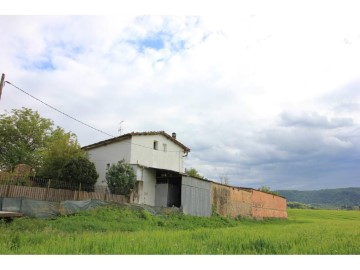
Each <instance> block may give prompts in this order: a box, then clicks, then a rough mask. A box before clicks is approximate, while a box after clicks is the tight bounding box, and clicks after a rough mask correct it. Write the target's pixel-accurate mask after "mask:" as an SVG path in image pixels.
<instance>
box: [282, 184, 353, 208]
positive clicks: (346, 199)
mask: <svg viewBox="0 0 360 270" xmlns="http://www.w3.org/2000/svg"><path fill="white" fill-rule="evenodd" d="M276 192H278V194H279V195H281V196H284V197H286V200H287V202H300V203H304V204H308V205H311V206H314V207H319V208H346V209H351V208H352V209H358V207H359V206H360V188H337V189H322V190H310V191H300V190H277V191H276Z"/></svg>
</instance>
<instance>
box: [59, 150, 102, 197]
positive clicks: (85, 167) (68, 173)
mask: <svg viewBox="0 0 360 270" xmlns="http://www.w3.org/2000/svg"><path fill="white" fill-rule="evenodd" d="M98 177H99V174H98V173H97V171H96V168H95V165H94V163H92V162H91V161H90V160H89V159H88V158H87V157H83V156H79V157H74V158H71V159H70V160H68V162H67V163H66V164H65V166H64V167H63V168H62V170H61V173H60V180H63V181H66V182H69V183H70V184H73V185H74V187H76V186H78V185H79V184H80V183H81V187H82V190H86V191H93V190H94V185H95V183H96V180H97V178H98Z"/></svg>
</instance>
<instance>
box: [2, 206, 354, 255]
mask: <svg viewBox="0 0 360 270" xmlns="http://www.w3.org/2000/svg"><path fill="white" fill-rule="evenodd" d="M288 213H289V219H288V220H275V219H270V220H263V221H254V220H244V219H238V220H236V219H230V218H223V217H209V218H206V217H191V216H185V215H179V214H168V215H163V216H153V215H151V214H150V213H149V212H147V211H145V210H129V209H127V208H124V207H116V206H107V207H99V208H97V209H94V210H91V211H84V212H82V213H79V214H76V215H72V216H61V217H58V218H57V219H54V220H40V219H31V218H19V219H15V220H14V221H13V222H11V223H5V222H0V239H1V241H0V254H360V211H339V210H304V209H289V211H288Z"/></svg>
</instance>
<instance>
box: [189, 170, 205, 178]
mask: <svg viewBox="0 0 360 270" xmlns="http://www.w3.org/2000/svg"><path fill="white" fill-rule="evenodd" d="M185 173H186V174H187V175H188V176H191V177H196V178H202V179H203V178H204V176H202V175H200V174H199V172H198V171H197V170H196V169H195V168H190V169H185Z"/></svg>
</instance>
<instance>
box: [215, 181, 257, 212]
mask: <svg viewBox="0 0 360 270" xmlns="http://www.w3.org/2000/svg"><path fill="white" fill-rule="evenodd" d="M211 197H212V205H213V207H214V208H215V209H214V210H215V211H216V212H217V213H218V214H219V215H221V216H231V217H237V216H243V217H250V216H251V192H250V191H249V190H244V189H241V188H238V187H229V186H225V185H220V184H216V183H212V184H211Z"/></svg>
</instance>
